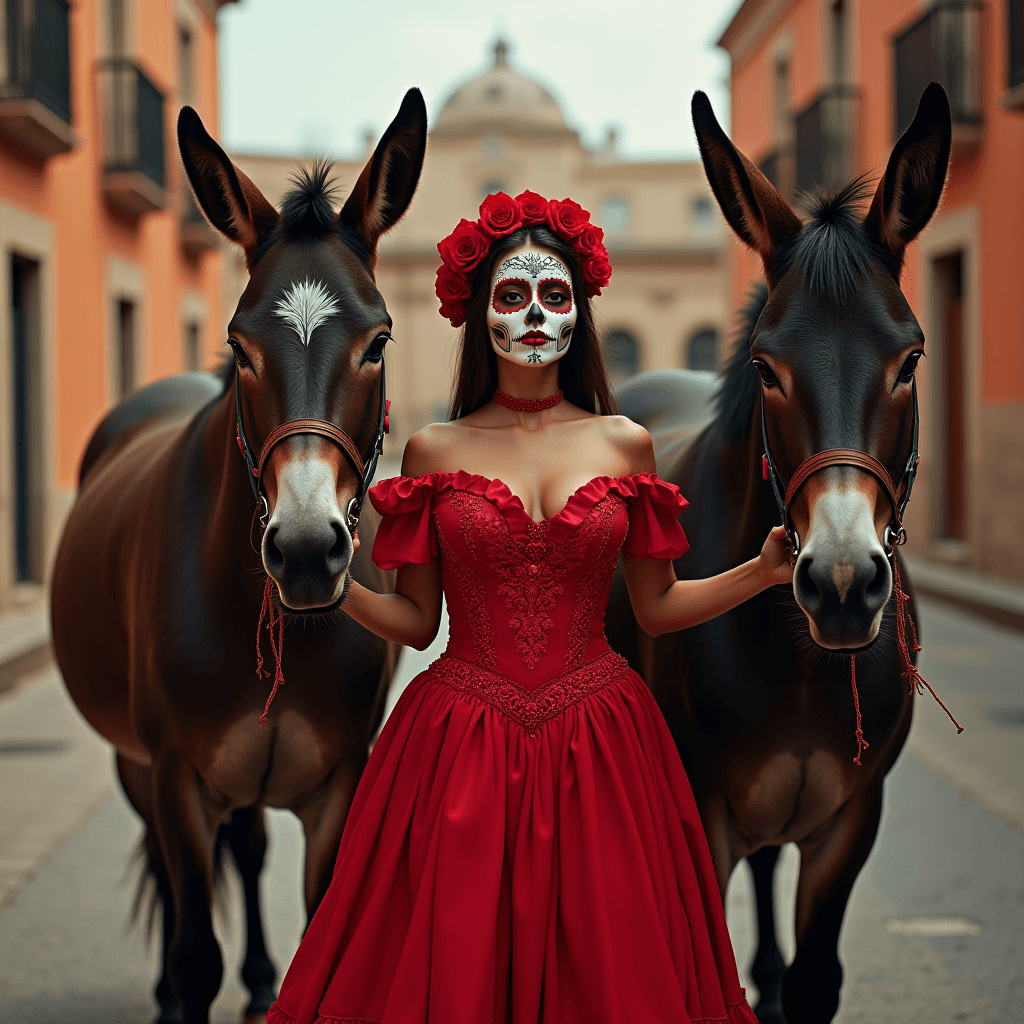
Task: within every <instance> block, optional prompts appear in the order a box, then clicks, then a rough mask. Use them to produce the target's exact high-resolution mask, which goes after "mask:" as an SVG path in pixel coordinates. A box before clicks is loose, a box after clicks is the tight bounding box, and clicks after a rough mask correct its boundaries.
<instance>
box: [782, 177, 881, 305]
mask: <svg viewBox="0 0 1024 1024" xmlns="http://www.w3.org/2000/svg"><path fill="white" fill-rule="evenodd" d="M872 192H873V188H872V183H871V181H870V180H868V178H867V176H866V175H861V176H860V177H858V178H854V180H853V181H851V182H850V183H849V184H848V185H846V186H845V187H844V188H841V189H817V190H814V191H812V192H810V193H808V194H806V195H805V197H804V205H805V207H806V208H807V209H808V212H809V217H808V220H807V221H806V223H805V224H804V227H803V229H802V230H801V231H800V233H799V234H798V235H797V237H796V238H795V239H794V241H793V243H792V249H791V251H790V253H788V254H787V255H788V257H789V260H788V262H791V263H792V264H795V266H796V268H797V269H798V270H799V272H800V274H801V276H802V278H803V281H804V284H805V285H806V287H807V288H809V289H810V290H811V292H812V293H813V294H815V295H817V296H819V297H822V298H832V299H835V300H837V301H839V302H842V301H844V300H846V299H847V298H849V296H850V295H851V294H853V292H854V290H855V289H856V288H857V285H858V284H859V283H860V282H861V281H862V280H863V278H864V274H865V273H866V271H867V268H868V266H869V264H870V263H871V261H872V260H882V261H883V262H885V263H886V265H887V269H891V268H889V267H888V264H889V263H890V262H891V260H889V259H888V258H887V254H886V253H885V252H884V251H883V250H882V248H881V246H879V245H877V244H874V243H873V242H872V240H871V238H870V236H869V235H868V233H867V232H866V231H865V230H864V223H863V218H864V209H863V208H864V204H865V202H866V200H868V199H869V198H870V197H871V194H872Z"/></svg>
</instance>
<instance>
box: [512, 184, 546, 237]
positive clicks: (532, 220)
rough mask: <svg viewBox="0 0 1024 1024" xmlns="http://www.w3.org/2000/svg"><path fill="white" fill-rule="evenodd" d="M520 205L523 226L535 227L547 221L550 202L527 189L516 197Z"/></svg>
mask: <svg viewBox="0 0 1024 1024" xmlns="http://www.w3.org/2000/svg"><path fill="white" fill-rule="evenodd" d="M516 202H517V203H518V204H519V211H520V213H521V214H522V216H523V224H525V225H526V227H528V228H529V227H533V225H534V224H543V223H544V222H545V220H546V219H547V212H548V201H547V200H546V199H545V198H544V197H543V196H539V195H537V193H536V192H531V191H530V190H529V189H527V190H526V191H525V192H522V193H520V194H519V195H518V196H516Z"/></svg>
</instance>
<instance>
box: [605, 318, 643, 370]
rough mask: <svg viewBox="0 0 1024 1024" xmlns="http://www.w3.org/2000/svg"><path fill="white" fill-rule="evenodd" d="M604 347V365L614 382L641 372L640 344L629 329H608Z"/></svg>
mask: <svg viewBox="0 0 1024 1024" xmlns="http://www.w3.org/2000/svg"><path fill="white" fill-rule="evenodd" d="M603 348H604V365H605V368H606V369H607V371H608V376H609V377H610V378H611V379H612V382H613V383H615V384H619V383H621V382H622V381H624V380H626V379H627V378H629V377H632V376H633V375H634V374H636V373H639V372H640V345H639V344H638V343H637V340H636V338H635V337H634V336H633V335H632V334H630V332H629V331H625V330H621V329H620V330H614V331H608V333H607V334H605V336H604V345H603Z"/></svg>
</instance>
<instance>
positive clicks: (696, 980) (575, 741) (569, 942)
mask: <svg viewBox="0 0 1024 1024" xmlns="http://www.w3.org/2000/svg"><path fill="white" fill-rule="evenodd" d="M267 1020H268V1022H269V1024H314V1022H316V1024H428V1022H437V1024H576V1022H579V1024H583V1022H586V1024H656V1022H657V1024H662V1022H664V1024H687V1022H690V1024H756V1020H755V1018H754V1015H753V1013H752V1012H751V1010H750V1009H749V1007H748V1006H747V1003H746V1000H745V998H744V995H743V990H742V989H741V988H740V986H739V980H738V978H737V973H736V966H735V961H734V958H733V953H732V946H731V944H730V941H729V935H728V932H727V930H726V926H725V916H724V913H723V910H722V902H721V898H720V896H719V892H718V886H717V883H716V881H715V874H714V869H713V867H712V863H711V856H710V853H709V851H708V846H707V840H706V839H705V837H704V831H703V828H702V827H701V822H700V818H699V817H698V815H697V809H696V806H695V804H694V801H693V795H692V793H691V792H690V786H689V783H688V781H687V779H686V775H685V773H684V771H683V766H682V763H681V762H680V760H679V755H678V753H677V751H676V748H675V745H674V743H673V741H672V737H671V735H670V734H669V731H668V727H667V726H666V724H665V721H664V719H663V718H662V715H661V713H660V711H659V710H658V708H657V705H656V704H655V703H654V700H653V698H652V697H651V694H650V691H649V690H648V689H647V687H646V686H645V685H644V683H643V681H642V680H641V679H640V677H639V676H637V675H636V674H635V673H633V672H632V671H630V670H629V668H628V667H627V666H626V663H625V662H624V661H623V660H622V659H621V658H619V657H618V656H617V655H614V654H608V655H606V656H604V657H602V658H599V659H598V660H597V661H594V662H590V663H589V664H588V665H584V666H583V667H582V668H580V669H578V670H577V671H576V672H573V673H571V674H569V675H567V676H563V677H560V678H559V679H556V680H552V681H551V682H550V683H548V684H546V685H544V686H542V687H541V688H539V689H538V690H526V689H523V688H522V687H520V686H518V685H517V684H516V683H514V682H512V681H511V680H509V679H507V678H505V677H503V676H499V675H495V674H493V673H489V672H486V671H484V670H482V669H480V668H479V667H477V666H475V665H470V664H468V663H466V662H462V661H459V660H458V659H455V658H451V657H442V658H441V659H440V660H439V661H438V662H435V664H434V665H433V666H431V668H430V669H428V670H427V671H426V672H423V673H421V674H420V675H419V676H417V677H416V679H414V680H413V681H412V683H410V684H409V687H408V688H407V689H406V691H405V693H404V694H403V695H402V697H401V698H400V700H399V702H398V704H397V706H396V707H395V710H394V712H393V713H392V715H391V717H390V718H389V719H388V721H387V723H386V725H385V727H384V729H383V730H382V732H381V734H380V737H379V739H378V741H377V743H376V745H375V747H374V749H373V752H372V754H371V756H370V760H369V763H368V765H367V767H366V771H365V772H364V774H363V777H362V780H361V781H360V783H359V787H358V790H357V792H356V795H355V798H354V801H353V804H352V809H351V812H350V814H349V819H348V823H347V825H346V827H345V833H344V836H343V838H342V842H341V848H340V849H339V851H338V860H337V864H336V866H335V871H334V879H333V881H332V883H331V886H330V889H329V890H328V893H327V895H326V897H325V898H324V901H323V903H322V904H321V906H320V908H319V910H318V911H317V913H316V915H315V916H314V918H313V920H312V922H311V923H310V926H309V929H308V931H307V932H306V935H305V937H304V939H303V940H302V944H301V946H300V947H299V949H298V951H297V952H296V954H295V959H294V960H293V961H292V964H291V967H290V968H289V970H288V974H287V976H286V977H285V980H284V983H283V985H282V988H281V995H280V998H279V999H278V1001H277V1002H276V1003H275V1004H274V1006H273V1007H272V1008H271V1010H270V1012H269V1013H268V1015H267Z"/></svg>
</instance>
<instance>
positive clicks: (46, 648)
mask: <svg viewBox="0 0 1024 1024" xmlns="http://www.w3.org/2000/svg"><path fill="white" fill-rule="evenodd" d="M52 658H53V649H52V646H51V644H50V609H49V605H48V603H47V599H46V597H45V596H42V595H41V596H40V598H39V600H38V601H33V602H32V604H30V605H26V606H25V607H23V608H12V609H9V610H7V611H4V612H2V613H0V694H2V693H4V691H5V690H10V689H12V688H13V687H14V686H15V684H16V683H17V682H18V680H19V679H21V678H22V677H23V676H27V675H28V674H30V673H31V672H35V671H36V670H37V669H40V668H43V667H44V666H46V665H48V664H49V663H50V662H51V660H52Z"/></svg>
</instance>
